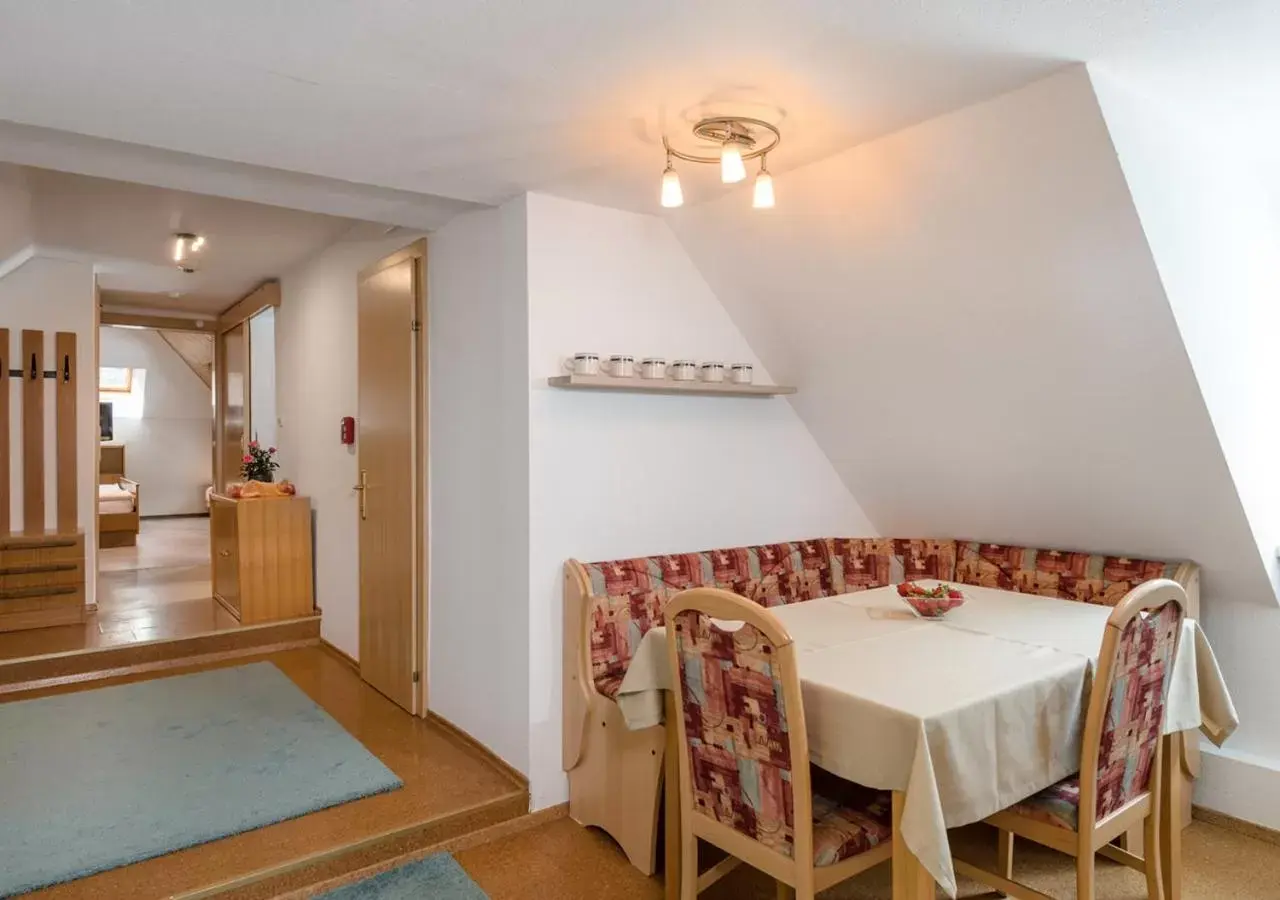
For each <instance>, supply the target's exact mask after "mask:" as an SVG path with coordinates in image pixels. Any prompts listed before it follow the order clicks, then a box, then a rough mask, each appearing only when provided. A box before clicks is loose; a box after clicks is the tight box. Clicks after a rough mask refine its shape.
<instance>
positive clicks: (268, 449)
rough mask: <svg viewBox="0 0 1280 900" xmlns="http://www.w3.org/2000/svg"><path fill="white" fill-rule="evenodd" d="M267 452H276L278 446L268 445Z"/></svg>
mask: <svg viewBox="0 0 1280 900" xmlns="http://www.w3.org/2000/svg"><path fill="white" fill-rule="evenodd" d="M267 452H268V453H275V452H276V448H275V447H268V448H267Z"/></svg>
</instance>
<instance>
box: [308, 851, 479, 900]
mask: <svg viewBox="0 0 1280 900" xmlns="http://www.w3.org/2000/svg"><path fill="white" fill-rule="evenodd" d="M321 896H322V898H323V900H426V898H428V897H429V898H431V900H489V895H488V894H486V893H485V892H484V891H482V890H480V886H479V885H478V884H476V883H475V882H474V881H472V880H471V876H470V875H468V874H467V873H466V872H465V871H464V870H463V868H462V866H460V865H458V861H457V860H455V859H454V858H453V857H452V856H450V855H449V854H448V853H437V854H436V855H435V856H428V857H427V858H426V859H420V860H418V861H417V862H416V863H409V865H407V866H401V867H400V868H398V869H392V870H391V871H389V872H383V873H382V874H381V875H375V876H374V877H372V878H366V879H365V880H364V881H357V882H356V883H355V884H349V885H347V886H346V887H340V888H338V889H337V890H336V891H329V892H328V893H327V894H322V895H321Z"/></svg>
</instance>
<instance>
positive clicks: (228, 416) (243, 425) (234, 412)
mask: <svg viewBox="0 0 1280 900" xmlns="http://www.w3.org/2000/svg"><path fill="white" fill-rule="evenodd" d="M219 341H221V342H222V353H221V354H220V355H221V359H222V373H221V374H220V375H219V376H218V384H219V386H220V387H221V388H222V391H223V394H222V396H223V397H224V398H225V399H224V400H223V403H222V404H221V406H222V442H221V444H222V466H221V468H220V470H219V472H220V475H221V482H222V483H221V484H219V485H218V490H219V491H224V490H226V488H227V485H228V484H230V483H231V482H233V481H240V480H241V479H240V464H241V459H242V458H243V456H244V451H245V443H246V441H247V438H246V437H245V433H246V429H247V428H248V427H249V328H248V325H247V324H246V323H244V322H241V323H240V324H239V325H237V326H236V327H234V328H231V329H228V330H227V331H224V332H223V333H222V335H221V337H219Z"/></svg>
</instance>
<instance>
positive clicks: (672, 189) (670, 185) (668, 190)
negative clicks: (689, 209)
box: [662, 153, 684, 209]
mask: <svg viewBox="0 0 1280 900" xmlns="http://www.w3.org/2000/svg"><path fill="white" fill-rule="evenodd" d="M662 205H663V206H664V207H666V208H667V209H675V208H676V207H677V206H683V205H684V191H682V190H681V189H680V176H679V175H677V174H676V167H675V166H673V165H672V164H671V154H670V153H668V154H667V167H666V168H665V169H663V170H662Z"/></svg>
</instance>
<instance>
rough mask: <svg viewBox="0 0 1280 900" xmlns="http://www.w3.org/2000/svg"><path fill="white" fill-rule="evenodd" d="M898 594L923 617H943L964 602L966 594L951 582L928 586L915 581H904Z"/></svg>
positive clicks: (899, 586) (899, 587)
mask: <svg viewBox="0 0 1280 900" xmlns="http://www.w3.org/2000/svg"><path fill="white" fill-rule="evenodd" d="M898 596H899V597H901V598H902V599H903V600H905V601H907V604H908V605H909V606H910V607H911V608H912V609H914V610H915V611H916V615H918V616H920V617H921V618H922V619H941V618H942V617H943V616H945V615H946V614H947V613H949V612H951V610H953V609H955V608H956V607H957V606H961V605H962V604H963V603H964V594H962V593H960V591H959V589H958V588H954V587H952V586H951V585H949V584H939V585H938V586H937V587H931V588H927V587H925V586H924V585H920V584H916V583H915V582H914V581H904V582H902V584H900V585H898Z"/></svg>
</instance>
